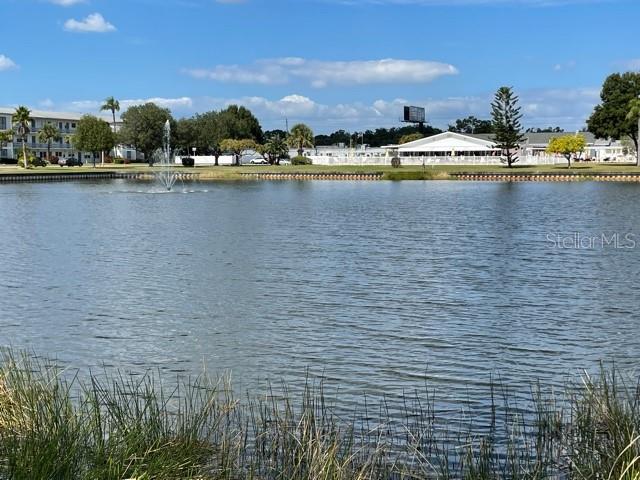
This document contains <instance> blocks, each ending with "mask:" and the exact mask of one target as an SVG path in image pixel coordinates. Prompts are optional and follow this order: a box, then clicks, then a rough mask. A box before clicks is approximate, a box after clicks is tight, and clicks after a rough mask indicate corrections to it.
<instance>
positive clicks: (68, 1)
mask: <svg viewBox="0 0 640 480" xmlns="http://www.w3.org/2000/svg"><path fill="white" fill-rule="evenodd" d="M49 1H50V2H51V3H53V4H55V5H60V6H61V7H71V6H73V5H78V4H79V3H85V0H49Z"/></svg>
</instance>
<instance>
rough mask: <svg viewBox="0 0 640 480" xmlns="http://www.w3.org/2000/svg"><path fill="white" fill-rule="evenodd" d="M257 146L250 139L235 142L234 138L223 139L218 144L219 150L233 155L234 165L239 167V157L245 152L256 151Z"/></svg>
mask: <svg viewBox="0 0 640 480" xmlns="http://www.w3.org/2000/svg"><path fill="white" fill-rule="evenodd" d="M256 147H257V144H256V142H255V141H254V140H253V139H251V138H244V139H240V140H237V139H235V138H225V139H224V140H222V141H221V142H220V149H221V150H222V151H224V152H229V153H231V154H233V157H234V164H235V165H240V157H241V156H242V152H244V151H245V150H254V149H256Z"/></svg>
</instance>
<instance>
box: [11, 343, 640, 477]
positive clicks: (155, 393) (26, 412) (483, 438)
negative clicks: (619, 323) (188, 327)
mask: <svg viewBox="0 0 640 480" xmlns="http://www.w3.org/2000/svg"><path fill="white" fill-rule="evenodd" d="M161 380H162V379H160V378H158V377H157V376H155V375H147V376H143V377H142V378H140V377H131V376H126V375H122V374H117V373H115V374H113V373H111V374H110V373H106V372H105V373H102V374H100V375H92V376H89V378H88V379H86V380H83V381H81V380H79V379H78V377H77V376H72V375H70V373H69V372H68V371H67V372H63V371H61V370H59V369H57V368H55V367H50V366H45V365H44V364H42V363H38V362H37V361H35V360H33V359H32V358H30V357H28V356H22V355H18V356H16V355H14V354H12V353H5V354H4V356H3V358H2V363H1V366H0V478H4V479H16V480H21V479H25V480H26V479H30V480H34V479H49V478H51V479H87V480H89V479H113V480H116V479H117V480H120V479H125V478H137V479H203V480H204V479H207V480H214V479H256V480H263V479H264V480H267V479H269V480H271V479H273V480H275V479H288V480H303V479H304V480H306V479H314V480H315V479H318V480H320V479H324V480H347V479H349V480H351V479H407V480H408V479H431V478H467V479H507V478H508V479H520V478H522V479H543V478H558V477H563V478H570V479H574V478H575V479H594V480H595V479H598V478H600V479H616V480H637V479H638V478H640V460H639V457H638V455H640V440H639V439H638V437H637V433H638V432H639V431H640V410H639V408H640V406H639V404H638V402H639V401H640V390H639V388H638V384H637V383H636V382H635V381H633V382H631V381H630V379H628V378H622V377H620V376H619V375H618V374H617V373H616V372H613V371H611V372H606V371H603V372H602V373H601V375H600V377H598V378H596V379H591V378H589V377H585V379H584V383H583V384H582V385H580V386H575V385H574V386H569V387H567V389H566V391H565V392H564V394H563V395H562V396H561V397H558V396H556V397H551V396H545V395H543V394H542V393H541V392H540V389H539V388H534V389H533V394H532V396H531V400H530V402H527V404H528V405H527V407H528V408H527V409H523V408H520V407H522V406H523V405H519V406H518V405H515V404H514V403H513V399H512V398H510V396H509V395H508V394H507V393H506V392H507V389H506V388H505V387H501V386H500V385H494V387H493V388H492V389H491V390H490V391H489V392H487V394H488V398H487V401H486V403H485V404H486V405H487V407H486V408H485V409H484V411H472V412H466V413H465V415H463V416H462V417H458V420H457V421H455V422H454V421H452V419H451V418H450V417H445V416H443V415H442V413H443V412H441V411H439V410H438V407H437V405H438V402H437V395H436V393H437V392H436V393H433V392H430V391H425V394H424V395H421V394H415V395H412V396H407V397H405V398H403V399H400V400H396V401H394V402H391V401H388V400H384V399H381V401H380V403H379V405H378V406H377V407H372V406H371V401H370V399H369V401H368V403H366V404H365V405H368V406H365V407H364V408H363V410H362V411H361V412H358V413H354V414H353V415H352V419H351V420H346V418H347V417H346V416H345V415H344V414H343V415H342V416H341V415H339V414H337V413H336V412H337V411H339V408H338V406H339V405H338V402H337V400H336V399H332V398H330V397H329V396H328V395H325V393H324V391H323V389H322V386H321V385H320V386H318V387H317V388H313V387H312V386H310V385H306V386H305V388H304V389H303V390H302V391H301V393H300V394H299V395H298V396H294V395H287V394H286V389H283V390H282V391H284V392H285V393H284V394H282V393H281V394H277V395H276V394H275V393H274V392H271V394H269V395H267V396H264V397H251V396H249V397H248V398H247V400H246V401H242V402H241V401H239V400H238V399H237V398H236V397H234V395H233V393H232V390H231V388H230V387H229V384H228V382H224V381H216V382H212V381H210V380H208V379H207V378H205V377H199V378H196V379H185V380H183V381H178V382H177V386H175V387H171V388H167V387H166V386H163V384H162V382H161ZM173 384H174V385H175V384H176V383H175V382H174V383H173ZM294 397H295V398H294ZM499 399H500V400H499ZM338 400H339V399H338ZM390 412H394V413H390Z"/></svg>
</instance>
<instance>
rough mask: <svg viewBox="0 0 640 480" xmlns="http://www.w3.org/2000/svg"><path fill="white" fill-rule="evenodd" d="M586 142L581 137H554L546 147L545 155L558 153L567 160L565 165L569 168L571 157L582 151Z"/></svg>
mask: <svg viewBox="0 0 640 480" xmlns="http://www.w3.org/2000/svg"><path fill="white" fill-rule="evenodd" d="M586 144H587V141H586V140H585V138H584V136H583V135H563V136H561V137H555V138H553V139H552V140H551V141H550V142H549V145H548V146H547V153H558V154H560V155H564V157H565V158H566V159H567V165H568V167H569V168H571V157H573V156H575V155H577V154H578V153H580V152H583V151H584V147H585V146H586Z"/></svg>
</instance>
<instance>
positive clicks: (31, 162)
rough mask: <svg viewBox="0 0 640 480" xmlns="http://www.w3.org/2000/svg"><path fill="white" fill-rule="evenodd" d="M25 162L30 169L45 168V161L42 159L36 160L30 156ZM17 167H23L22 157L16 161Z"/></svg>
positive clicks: (36, 158)
mask: <svg viewBox="0 0 640 480" xmlns="http://www.w3.org/2000/svg"><path fill="white" fill-rule="evenodd" d="M27 160H28V162H29V166H30V167H46V166H47V161H46V160H45V159H44V158H38V157H36V156H35V155H33V154H31V155H28V156H27ZM18 166H20V167H24V161H23V160H22V157H20V159H19V160H18Z"/></svg>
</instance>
